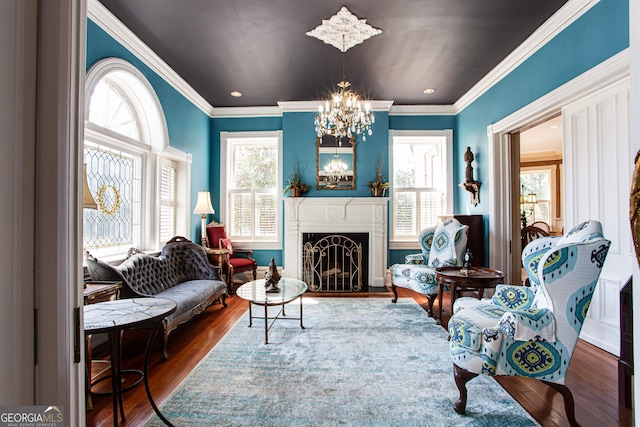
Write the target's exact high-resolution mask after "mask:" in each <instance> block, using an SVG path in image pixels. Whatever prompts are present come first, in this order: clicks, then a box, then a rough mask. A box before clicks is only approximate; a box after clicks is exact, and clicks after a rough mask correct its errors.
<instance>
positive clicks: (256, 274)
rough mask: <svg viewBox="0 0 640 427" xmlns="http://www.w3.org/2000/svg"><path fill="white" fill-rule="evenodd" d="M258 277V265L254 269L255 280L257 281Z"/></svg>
mask: <svg viewBox="0 0 640 427" xmlns="http://www.w3.org/2000/svg"><path fill="white" fill-rule="evenodd" d="M257 277H258V267H256V268H254V269H253V280H254V281H255V280H256V279H257Z"/></svg>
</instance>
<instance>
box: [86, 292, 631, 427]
mask: <svg viewBox="0 0 640 427" xmlns="http://www.w3.org/2000/svg"><path fill="white" fill-rule="evenodd" d="M399 294H400V297H413V298H414V299H415V300H416V302H417V303H418V304H420V305H421V306H422V307H425V308H426V306H427V300H426V298H425V297H423V296H421V295H418V294H415V293H413V292H411V291H408V290H405V289H399ZM311 295H312V296H314V297H315V296H318V297H322V296H338V295H336V294H321V295H319V294H311ZM339 296H343V297H344V296H346V295H345V294H340V295H339ZM349 296H357V297H363V296H366V297H371V298H389V299H390V294H389V293H387V292H380V293H369V294H357V295H349ZM445 298H446V297H445ZM227 303H228V307H227V308H223V307H222V306H221V305H220V304H218V303H215V304H213V305H212V306H210V307H209V308H207V310H205V311H204V312H203V313H202V314H200V315H199V316H197V317H196V318H194V319H192V320H191V321H190V322H188V323H186V324H185V325H182V326H180V327H179V328H178V329H176V330H174V331H173V332H172V333H171V335H170V336H169V343H168V352H169V360H167V361H166V362H161V361H160V359H159V345H158V343H157V342H156V343H154V345H153V347H152V350H151V355H150V358H149V385H150V387H151V393H152V395H153V397H154V400H155V402H156V404H157V405H161V404H162V402H163V401H164V400H165V399H167V397H169V396H170V394H171V393H172V391H173V390H174V389H175V388H176V387H177V386H178V385H179V384H180V382H181V381H182V380H183V379H184V377H186V376H187V374H189V372H190V371H191V370H192V369H193V368H194V367H195V365H197V364H198V362H199V361H200V360H201V359H202V358H203V357H204V356H205V355H206V354H207V353H208V352H209V350H211V348H213V346H214V345H215V344H216V343H217V342H218V341H219V340H220V338H222V337H223V336H224V335H225V334H226V333H227V331H229V329H231V327H232V326H233V325H234V324H235V323H236V322H237V321H238V319H239V318H240V317H241V316H242V315H243V314H244V313H245V311H246V310H247V302H246V301H244V300H240V299H239V298H238V297H236V296H232V297H231V298H229V299H228V300H227ZM390 304H391V302H390ZM443 306H444V307H445V309H447V307H448V306H449V302H448V300H446V299H445V301H444V302H443ZM443 321H444V324H445V325H446V322H447V321H448V313H446V312H445V313H444V315H443ZM148 334H149V332H148V331H127V332H125V334H124V338H123V368H125V369H126V368H132V369H141V367H142V364H143V356H144V346H145V343H146V341H147V337H148ZM96 353H97V355H98V356H99V355H100V352H99V351H97V352H96ZM95 356H96V354H95V353H94V357H95ZM617 372H618V371H617V359H616V357H615V356H613V355H611V354H609V353H607V352H605V351H603V350H601V349H599V348H597V347H594V346H592V345H591V344H588V343H586V342H584V341H579V342H578V346H577V348H576V350H575V352H574V356H573V359H572V361H571V366H570V367H569V373H568V375H567V385H568V386H569V388H570V389H571V391H572V392H573V395H574V398H575V402H576V418H577V420H578V422H579V423H580V424H581V425H582V426H584V427H589V426H631V425H633V415H632V411H631V410H630V409H625V408H622V407H620V406H618V384H617ZM452 375H453V370H452ZM497 381H498V382H499V383H500V384H501V385H502V386H503V387H504V388H505V389H506V390H507V392H509V394H511V396H513V397H514V398H515V399H516V400H517V401H518V402H519V403H520V405H522V406H523V407H524V408H525V409H526V410H527V411H528V412H529V413H530V414H531V415H532V416H533V417H534V418H535V419H536V420H537V421H538V422H539V423H540V424H541V425H542V426H544V427H547V426H549V427H552V426H568V425H569V423H568V422H567V420H566V417H565V412H564V402H563V400H562V396H560V395H559V394H558V393H556V392H555V391H553V390H552V389H551V388H549V387H548V386H546V385H544V384H542V383H541V382H540V381H536V380H531V379H528V378H514V377H499V378H498V379H497ZM109 387H110V383H109V381H104V383H101V384H99V385H97V386H96V387H95V388H94V390H99V389H108V388H109ZM472 398H473V397H470V399H472ZM92 402H93V409H92V410H90V411H88V412H87V426H112V425H113V414H112V406H111V405H112V400H111V397H110V396H96V395H92ZM124 406H125V417H126V423H124V424H121V425H127V426H138V425H142V424H143V423H144V422H145V421H146V420H147V419H148V418H149V417H150V416H151V415H152V414H153V409H152V408H151V405H150V404H149V401H148V400H147V396H146V393H145V388H144V385H143V384H140V385H138V386H137V387H135V388H134V389H133V390H130V391H127V392H125V393H124Z"/></svg>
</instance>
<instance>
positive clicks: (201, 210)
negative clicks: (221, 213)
mask: <svg viewBox="0 0 640 427" xmlns="http://www.w3.org/2000/svg"><path fill="white" fill-rule="evenodd" d="M193 213H194V214H202V215H207V214H214V213H216V211H214V210H213V206H212V205H211V196H210V195H209V192H208V191H199V192H198V202H197V203H196V207H195V208H194V209H193Z"/></svg>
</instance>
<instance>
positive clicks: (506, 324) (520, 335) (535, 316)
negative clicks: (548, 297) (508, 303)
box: [499, 308, 556, 342]
mask: <svg viewBox="0 0 640 427" xmlns="http://www.w3.org/2000/svg"><path fill="white" fill-rule="evenodd" d="M555 326H556V322H555V318H554V316H553V312H551V311H550V310H549V309H548V308H528V309H525V310H513V311H508V312H506V313H505V314H503V315H502V318H501V319H500V323H499V327H500V330H501V331H502V333H503V334H505V335H506V336H508V337H511V338H513V339H514V340H517V341H529V340H540V339H542V340H545V341H548V342H555V341H556V329H555Z"/></svg>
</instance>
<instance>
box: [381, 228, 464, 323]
mask: <svg viewBox="0 0 640 427" xmlns="http://www.w3.org/2000/svg"><path fill="white" fill-rule="evenodd" d="M468 234H469V227H468V226H467V225H463V224H460V222H459V221H458V220H457V219H455V218H450V219H447V220H445V221H444V222H443V223H442V224H439V225H437V226H434V227H429V228H426V229H424V230H422V231H421V232H420V236H419V242H420V247H421V248H422V252H421V253H419V254H411V255H407V256H406V257H405V263H404V264H394V265H392V266H391V279H392V282H391V291H392V292H393V299H392V300H391V302H396V301H397V300H398V291H397V289H396V288H397V287H398V286H399V287H402V288H408V289H411V290H412V291H415V292H418V293H421V294H424V295H426V296H427V299H428V300H429V309H428V310H429V315H430V316H432V315H433V314H432V309H433V301H434V300H435V297H436V295H437V294H438V284H437V283H436V274H435V269H436V267H443V266H456V265H458V266H461V265H462V258H463V256H464V253H465V251H466V250H467V236H468ZM445 290H446V289H445Z"/></svg>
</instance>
